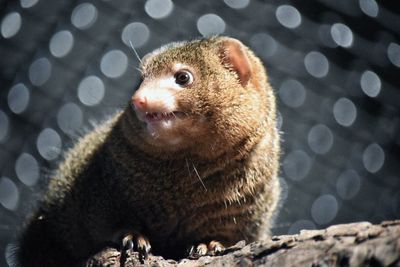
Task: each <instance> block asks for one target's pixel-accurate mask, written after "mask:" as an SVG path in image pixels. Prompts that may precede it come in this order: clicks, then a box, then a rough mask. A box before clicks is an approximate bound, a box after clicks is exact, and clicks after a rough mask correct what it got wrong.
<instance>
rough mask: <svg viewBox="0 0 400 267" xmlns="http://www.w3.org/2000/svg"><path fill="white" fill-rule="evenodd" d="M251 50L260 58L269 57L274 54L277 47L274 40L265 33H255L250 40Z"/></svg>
mask: <svg viewBox="0 0 400 267" xmlns="http://www.w3.org/2000/svg"><path fill="white" fill-rule="evenodd" d="M250 44H251V46H252V48H253V50H254V51H255V52H256V53H257V54H258V55H260V56H264V57H270V56H272V55H274V54H275V52H276V50H277V48H278V45H277V44H276V41H275V39H274V38H273V37H272V36H270V35H269V34H266V33H256V34H254V35H253V36H252V37H251V39H250Z"/></svg>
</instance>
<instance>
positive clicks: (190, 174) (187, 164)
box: [185, 158, 192, 177]
mask: <svg viewBox="0 0 400 267" xmlns="http://www.w3.org/2000/svg"><path fill="white" fill-rule="evenodd" d="M185 160H186V167H187V169H188V171H189V177H190V176H192V172H191V171H190V167H189V162H188V159H187V158H185Z"/></svg>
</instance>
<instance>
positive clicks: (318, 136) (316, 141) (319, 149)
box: [308, 124, 333, 154]
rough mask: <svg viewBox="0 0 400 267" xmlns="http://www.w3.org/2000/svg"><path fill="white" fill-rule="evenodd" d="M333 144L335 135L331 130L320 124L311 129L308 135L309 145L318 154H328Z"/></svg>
mask: <svg viewBox="0 0 400 267" xmlns="http://www.w3.org/2000/svg"><path fill="white" fill-rule="evenodd" d="M332 144H333V134H332V132H331V130H330V129H329V128H328V127H327V126H325V125H323V124H318V125H315V126H314V127H312V128H311V130H310V132H309V133H308V145H309V146H310V148H311V149H312V151H314V152H315V153H317V154H325V153H327V152H328V151H329V150H330V149H331V147H332Z"/></svg>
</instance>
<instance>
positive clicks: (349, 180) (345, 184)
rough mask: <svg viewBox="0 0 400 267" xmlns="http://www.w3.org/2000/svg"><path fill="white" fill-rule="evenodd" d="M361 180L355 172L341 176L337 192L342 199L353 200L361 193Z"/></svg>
mask: <svg viewBox="0 0 400 267" xmlns="http://www.w3.org/2000/svg"><path fill="white" fill-rule="evenodd" d="M360 186H361V179H360V176H358V174H357V172H356V171H354V170H347V171H345V172H343V173H342V174H340V176H339V178H338V180H337V183H336V190H337V192H338V195H339V196H340V197H341V198H342V199H351V198H353V197H354V196H355V195H357V193H358V191H360Z"/></svg>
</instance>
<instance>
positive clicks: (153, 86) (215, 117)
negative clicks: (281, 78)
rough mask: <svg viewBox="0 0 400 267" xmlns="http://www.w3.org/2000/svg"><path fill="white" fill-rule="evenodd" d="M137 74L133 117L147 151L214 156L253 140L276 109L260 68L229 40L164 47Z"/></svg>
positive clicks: (240, 46)
mask: <svg viewBox="0 0 400 267" xmlns="http://www.w3.org/2000/svg"><path fill="white" fill-rule="evenodd" d="M141 70H142V83H141V84H140V86H139V88H138V90H137V91H136V92H135V93H134V95H133V96H132V99H131V104H132V105H131V106H132V111H131V114H132V115H134V116H135V122H136V125H139V127H138V128H139V132H138V133H137V134H138V136H139V139H140V145H141V146H142V147H144V148H145V149H149V148H153V149H158V150H160V151H175V152H176V151H180V150H182V151H185V152H188V151H191V153H195V154H196V153H197V154H204V155H203V156H210V155H215V156H218V155H219V154H221V153H224V150H226V149H228V148H230V147H234V146H235V145H238V143H240V142H242V141H243V139H248V138H251V137H252V136H254V135H255V132H257V129H258V128H259V127H260V125H261V124H262V123H263V121H265V117H266V116H267V115H268V114H267V113H268V112H267V110H268V105H269V106H270V108H271V109H273V108H274V103H267V102H268V96H269V95H270V96H271V97H273V95H272V94H271V93H270V91H271V88H270V87H269V85H268V83H267V79H266V74H265V70H264V67H263V66H262V63H261V62H260V60H259V59H258V58H257V57H256V56H254V54H253V53H252V52H251V51H250V50H249V49H248V48H247V47H246V46H244V45H243V44H242V43H241V42H240V41H238V40H236V39H233V38H228V37H213V38H210V39H201V40H195V41H191V42H181V43H172V44H168V45H166V46H163V47H161V48H160V49H157V50H155V51H153V52H152V53H150V54H148V55H146V56H145V57H144V58H143V60H142V64H141ZM270 101H271V102H274V100H273V99H272V100H270ZM272 115H273V116H275V114H272ZM273 120H274V119H273Z"/></svg>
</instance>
